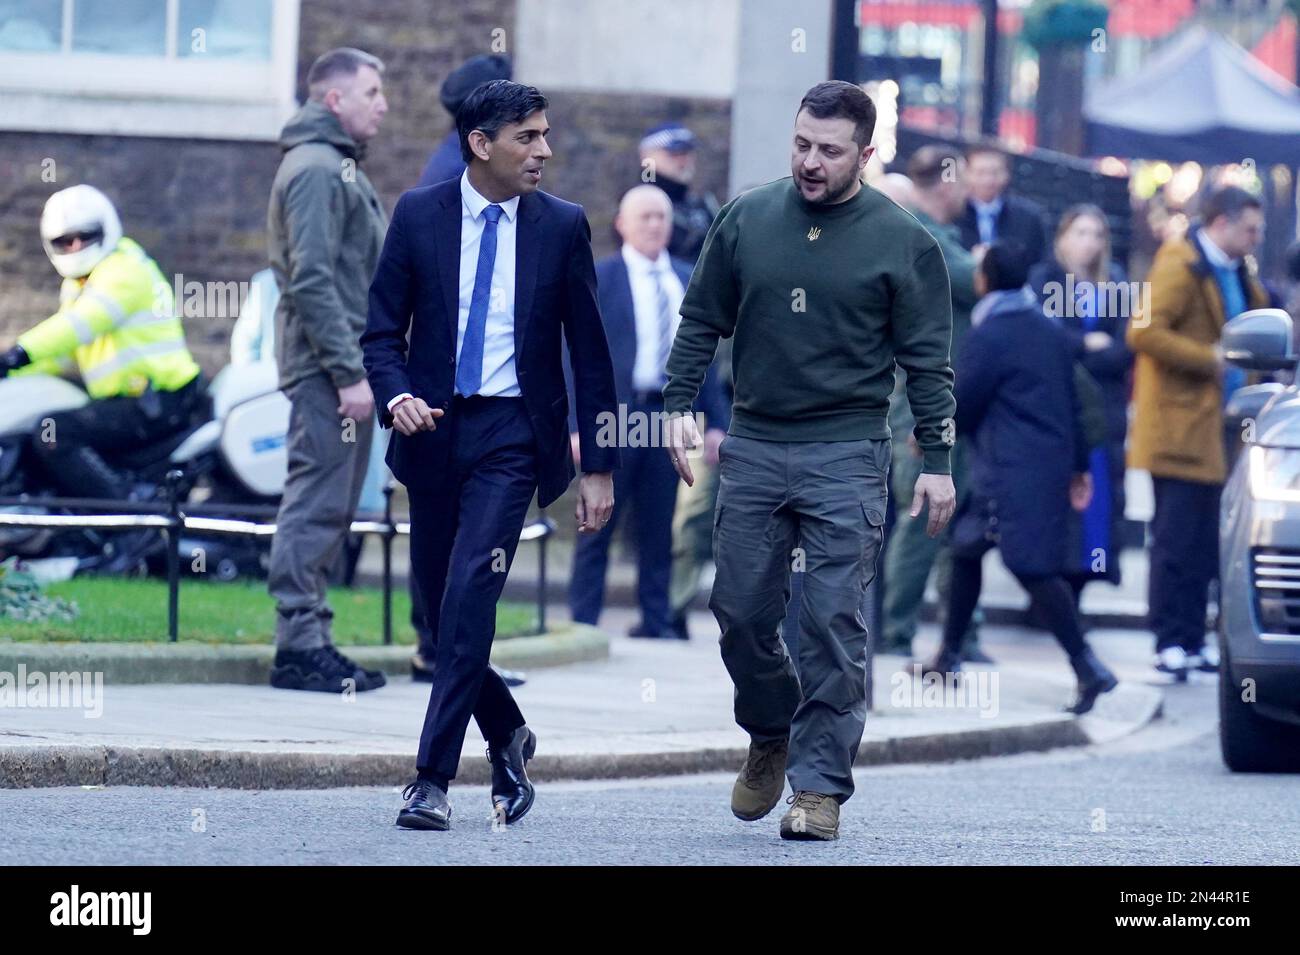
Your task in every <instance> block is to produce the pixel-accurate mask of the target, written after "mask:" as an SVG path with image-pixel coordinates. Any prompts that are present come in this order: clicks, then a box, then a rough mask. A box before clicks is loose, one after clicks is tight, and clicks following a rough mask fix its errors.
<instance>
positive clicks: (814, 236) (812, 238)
mask: <svg viewBox="0 0 1300 955" xmlns="http://www.w3.org/2000/svg"><path fill="white" fill-rule="evenodd" d="M821 234H822V230H821V226H812V227H811V228H810V229H809V230H808V241H809V242H816V241H817V240H818V239H819V238H821Z"/></svg>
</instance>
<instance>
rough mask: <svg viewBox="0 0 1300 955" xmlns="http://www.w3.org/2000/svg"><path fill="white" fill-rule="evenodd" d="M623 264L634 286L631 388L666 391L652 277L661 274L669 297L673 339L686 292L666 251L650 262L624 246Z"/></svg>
mask: <svg viewBox="0 0 1300 955" xmlns="http://www.w3.org/2000/svg"><path fill="white" fill-rule="evenodd" d="M623 261H624V262H625V263H626V264H627V278H628V282H629V283H630V284H631V286H632V310H633V312H634V313H635V315H636V362H635V363H634V364H633V366H632V387H633V388H634V389H636V390H637V391H658V390H659V389H660V388H662V387H663V383H664V369H663V368H661V367H659V354H660V351H659V347H660V327H659V300H658V295H657V293H656V292H655V281H654V276H653V273H654V272H658V273H659V280H660V282H661V283H662V284H663V288H664V294H666V295H667V296H668V311H669V314H670V315H671V316H672V319H671V324H670V326H669V328H670V334H671V335H673V336H675V335H676V334H677V326H678V324H679V323H680V322H681V320H682V317H681V315H680V314H679V311H678V310H679V309H680V308H681V305H682V297H683V296H684V295H685V294H686V290H685V289H683V288H682V282H681V279H679V278H678V277H677V272H676V271H674V269H673V264H672V260H671V259H670V258H669V256H668V251H667V250H666V249H665V250H664V251H661V252H660V253H659V257H658V258H657V259H654V260H651V259H649V258H647V257H646V256H644V255H642V254H641V253H640V252H638V251H637V250H636V249H634V248H632V246H631V245H630V244H628V243H626V242H624V243H623Z"/></svg>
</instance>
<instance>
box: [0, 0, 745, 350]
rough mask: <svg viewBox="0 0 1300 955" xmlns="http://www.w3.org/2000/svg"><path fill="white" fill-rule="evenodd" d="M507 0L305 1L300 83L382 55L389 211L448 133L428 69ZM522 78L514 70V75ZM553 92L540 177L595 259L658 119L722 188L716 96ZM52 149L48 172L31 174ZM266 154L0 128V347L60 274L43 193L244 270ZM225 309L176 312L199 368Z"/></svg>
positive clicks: (384, 182) (45, 303)
mask: <svg viewBox="0 0 1300 955" xmlns="http://www.w3.org/2000/svg"><path fill="white" fill-rule="evenodd" d="M514 21H515V4H514V0H459V2H457V3H456V4H430V3H428V2H427V0H303V2H302V15H301V23H300V31H299V86H300V91H299V92H300V95H301V93H302V89H301V87H302V85H303V80H304V78H305V76H306V71H307V68H308V67H309V66H310V65H311V62H312V60H313V59H314V58H315V57H316V56H317V55H318V54H320V53H321V52H323V51H325V50H327V49H330V48H331V47H334V46H342V45H350V46H358V47H361V48H363V49H366V50H369V51H370V52H372V53H374V54H375V55H377V56H379V57H380V58H382V59H383V60H384V61H385V63H386V64H387V67H388V70H387V75H386V77H385V87H386V92H387V96H388V100H389V104H390V109H389V114H388V116H387V118H386V119H385V123H384V127H383V128H382V130H381V131H380V133H379V135H378V136H377V137H376V138H375V140H374V141H373V142H372V143H371V147H370V152H369V157H368V159H367V161H366V163H365V169H366V170H367V172H368V174H369V175H370V176H371V178H372V179H373V180H374V182H375V185H376V187H377V188H378V189H379V191H380V194H381V195H382V197H383V199H384V201H385V203H386V204H387V205H388V207H389V208H390V209H391V208H392V206H393V204H394V203H395V202H396V201H397V197H398V196H399V195H400V194H401V193H402V191H403V190H405V189H409V188H410V187H411V186H413V185H414V184H415V182H416V180H417V179H418V178H419V175H420V171H421V169H422V168H423V167H424V163H425V160H426V159H427V158H428V155H429V152H430V151H431V150H432V148H433V146H434V145H435V144H436V143H437V142H438V141H439V140H441V138H442V137H443V136H444V135H445V134H446V133H447V131H448V130H449V129H450V128H451V118H450V116H448V115H447V113H446V111H445V110H443V108H442V106H441V104H440V103H439V102H438V87H439V85H440V84H441V82H442V78H443V77H444V76H445V75H446V74H447V72H448V71H450V70H451V69H452V68H454V67H455V66H456V65H458V64H459V63H460V62H461V61H463V60H464V59H465V58H467V57H469V56H472V55H474V54H475V53H480V52H489V51H490V44H491V42H492V38H493V30H494V29H497V28H503V29H505V30H506V31H507V32H506V34H505V36H506V42H507V44H508V45H509V44H513V43H514V42H515V39H516V38H515V37H514V36H513V29H514ZM518 78H519V79H520V80H523V81H525V82H526V81H527V79H528V78H527V77H523V76H521V77H518ZM543 92H545V93H546V94H547V95H548V97H549V98H550V99H551V108H550V110H549V118H550V120H551V126H552V129H553V133H552V148H553V149H554V151H555V157H554V159H553V160H551V161H550V162H549V163H548V169H547V175H546V179H545V180H544V184H543V186H544V188H545V189H546V190H547V191H548V192H552V193H554V194H556V195H559V196H562V197H564V198H566V199H570V200H573V201H576V202H581V203H582V204H583V205H584V206H586V208H587V212H588V216H589V217H590V219H591V225H592V232H593V238H594V240H595V245H596V254H597V255H598V256H599V255H602V254H605V253H608V252H609V251H611V250H612V249H613V247H614V243H613V240H612V236H611V232H610V224H611V222H612V220H613V213H614V209H615V207H616V206H617V202H618V198H619V196H620V195H621V194H622V192H623V191H624V190H625V189H626V188H628V187H630V186H631V185H633V184H635V183H636V182H637V181H638V175H639V166H638V161H637V152H636V143H637V140H638V139H639V138H640V135H641V133H642V131H643V130H644V129H646V128H647V127H648V126H651V125H654V124H655V123H658V122H661V121H663V120H666V119H678V120H681V121H682V122H685V123H687V124H688V125H690V126H691V128H692V129H693V130H694V131H695V132H696V134H697V135H698V136H699V137H700V139H701V141H702V144H703V147H704V148H703V149H702V150H701V155H700V160H699V183H700V186H701V187H702V188H705V189H708V190H711V191H713V192H715V193H716V194H717V195H718V196H719V198H725V195H726V190H727V182H726V176H727V160H728V145H729V140H730V105H729V103H728V102H727V101H724V100H704V99H683V98H678V97H663V96H642V95H628V94H592V93H586V92H583V93H575V92H566V91H563V90H543ZM46 159H53V160H54V162H55V171H56V173H57V181H56V182H53V183H49V182H44V181H42V169H43V168H44V167H43V166H42V163H43V162H44V161H45V160H46ZM278 161H279V150H278V149H277V147H276V146H275V145H274V144H273V143H247V142H220V141H211V140H180V139H154V138H140V137H122V136H82V135H57V134H49V133H21V132H18V133H15V132H0V346H3V347H7V346H8V345H9V344H10V343H11V342H12V340H13V339H14V337H16V336H17V335H18V334H19V333H20V332H21V331H23V330H24V329H26V328H29V327H30V326H31V325H32V324H34V323H35V322H36V321H39V320H40V319H41V318H43V317H45V316H46V315H48V314H49V313H50V311H52V310H53V308H54V306H55V303H56V296H57V291H58V283H59V279H58V276H57V275H56V274H55V272H54V270H53V269H52V268H51V267H50V264H49V261H48V260H47V259H46V257H45V253H44V251H43V250H42V248H41V243H40V236H39V234H38V231H37V225H38V222H39V219H40V212H41V208H42V206H43V204H44V202H45V199H46V198H47V197H48V196H49V195H50V193H52V192H54V191H56V190H58V189H61V188H64V187H66V186H69V185H74V184H76V183H79V182H89V183H92V184H94V185H96V186H98V187H99V188H101V189H103V190H104V191H105V192H106V193H107V194H108V195H109V196H110V197H111V198H112V199H113V200H114V202H116V203H117V204H118V208H119V210H120V212H121V214H122V219H123V222H124V225H125V229H126V232H127V234H128V235H130V236H132V237H133V238H135V239H137V240H138V241H140V243H141V244H142V245H144V247H145V248H146V249H147V250H148V251H149V252H150V254H152V255H153V256H154V258H155V259H157V261H158V263H159V265H160V266H161V267H162V269H163V272H164V273H165V274H167V275H168V276H169V277H171V276H174V275H176V274H177V273H180V274H182V275H183V276H184V277H185V279H186V280H187V281H199V282H209V281H211V282H230V281H244V280H247V279H248V278H249V277H250V276H251V275H252V274H253V273H254V272H256V271H258V270H259V269H261V268H263V267H264V266H265V263H266V235H265V227H266V201H267V194H268V191H269V188H270V182H271V179H272V177H273V176H274V174H275V168H276V165H277V163H278ZM230 324H231V319H205V320H189V322H188V325H187V327H188V333H189V338H190V344H191V347H192V348H193V349H194V351H195V354H196V355H197V357H198V358H199V360H200V362H201V363H202V364H203V365H204V367H205V369H206V370H207V371H208V372H209V373H212V372H214V371H215V370H216V369H217V368H219V367H221V365H222V364H224V363H225V361H226V360H227V355H228V352H227V342H228V338H229V334H230Z"/></svg>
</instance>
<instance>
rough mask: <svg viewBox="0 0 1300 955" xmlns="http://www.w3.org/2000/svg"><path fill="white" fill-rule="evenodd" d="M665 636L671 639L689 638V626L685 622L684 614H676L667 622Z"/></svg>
mask: <svg viewBox="0 0 1300 955" xmlns="http://www.w3.org/2000/svg"><path fill="white" fill-rule="evenodd" d="M665 636H668V637H670V638H671V639H673V640H689V639H690V638H691V631H690V628H689V627H688V626H687V624H686V614H684V613H679V614H676V615H675V616H674V617H673V619H672V621H671V622H670V623H669V624H668V632H667V633H666V634H665Z"/></svg>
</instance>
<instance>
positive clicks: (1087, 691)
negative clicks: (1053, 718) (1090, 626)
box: [1065, 648, 1119, 716]
mask: <svg viewBox="0 0 1300 955" xmlns="http://www.w3.org/2000/svg"><path fill="white" fill-rule="evenodd" d="M1070 666H1071V667H1072V668H1073V669H1074V675H1075V676H1076V677H1078V678H1079V687H1078V691H1077V695H1076V696H1075V699H1074V702H1073V703H1071V704H1070V705H1069V706H1067V707H1066V708H1065V711H1066V712H1067V713H1073V714H1074V715H1075V716H1082V715H1083V714H1084V713H1087V712H1088V711H1089V710H1091V709H1092V707H1093V704H1094V703H1096V702H1097V697H1099V696H1101V695H1102V694H1103V693H1109V692H1110V691H1111V690H1113V689H1115V687H1117V686H1119V680H1118V679H1117V678H1116V677H1115V674H1113V673H1111V672H1110V670H1109V669H1107V668H1106V664H1104V663H1102V662H1101V661H1100V660H1098V659H1097V655H1096V654H1095V653H1093V652H1092V650H1091V649H1090V648H1089V649H1086V650H1084V651H1083V652H1082V653H1080V654H1079V655H1078V656H1073V657H1070Z"/></svg>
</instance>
